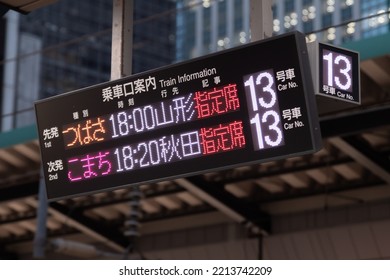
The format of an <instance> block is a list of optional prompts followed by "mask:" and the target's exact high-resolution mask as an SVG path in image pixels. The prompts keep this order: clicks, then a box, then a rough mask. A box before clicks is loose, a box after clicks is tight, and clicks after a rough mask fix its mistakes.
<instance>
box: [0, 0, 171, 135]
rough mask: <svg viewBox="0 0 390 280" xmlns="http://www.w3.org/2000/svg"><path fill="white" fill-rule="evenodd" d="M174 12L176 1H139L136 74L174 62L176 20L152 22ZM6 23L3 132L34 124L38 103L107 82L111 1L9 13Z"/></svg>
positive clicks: (74, 2) (71, 1) (67, 3)
mask: <svg viewBox="0 0 390 280" xmlns="http://www.w3.org/2000/svg"><path fill="white" fill-rule="evenodd" d="M174 8H175V4H174V3H173V2H172V1H155V0H154V1H135V3H134V23H135V24H134V50H133V72H134V73H137V72H141V71H145V70H148V69H152V68H156V67H159V66H162V65H166V64H169V63H171V62H172V60H174V53H175V52H174V50H175V44H174V37H175V36H174V33H175V27H176V26H175V17H174V16H169V15H168V16H165V17H159V18H158V19H155V18H153V17H152V16H153V15H155V14H159V13H161V12H164V11H169V10H172V9H174ZM150 17H152V18H150ZM152 19H153V20H152ZM3 20H4V25H3V26H5V28H6V30H5V32H4V33H2V32H0V34H4V36H5V39H4V41H3V40H2V42H5V44H4V45H3V46H2V47H4V52H2V55H4V58H5V61H4V62H5V63H3V64H2V65H1V66H2V67H1V68H2V69H4V75H2V79H3V80H4V81H5V82H4V83H3V86H2V89H1V92H2V94H1V95H0V96H2V102H1V103H0V104H2V107H1V108H2V110H1V115H2V116H3V118H2V122H1V124H2V125H1V127H2V130H3V131H7V130H10V129H12V128H16V127H22V126H25V125H30V124H32V123H33V121H34V112H33V109H32V105H33V103H34V101H35V100H37V99H40V98H46V97H50V96H53V95H57V94H60V93H64V92H68V91H72V90H75V89H79V88H83V87H86V86H90V85H94V84H97V83H101V82H104V81H107V80H108V79H109V77H110V70H111V30H112V1H111V0H98V1H95V0H86V1H77V0H67V1H58V2H57V3H56V4H53V5H50V6H48V7H46V8H44V9H38V10H37V11H34V12H33V13H30V14H28V15H20V14H18V13H16V12H9V13H8V14H6V15H5V18H4V19H3ZM2 61H3V59H2Z"/></svg>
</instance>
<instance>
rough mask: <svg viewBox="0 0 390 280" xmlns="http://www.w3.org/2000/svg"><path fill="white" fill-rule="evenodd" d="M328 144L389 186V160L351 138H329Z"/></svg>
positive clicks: (361, 142)
mask: <svg viewBox="0 0 390 280" xmlns="http://www.w3.org/2000/svg"><path fill="white" fill-rule="evenodd" d="M329 142H330V143H332V144H333V145H334V146H336V147H337V148H338V149H340V150H341V151H343V152H344V153H346V154H347V155H349V156H350V157H351V158H353V159H354V160H355V161H357V162H358V163H359V164H361V165H362V166H364V167H365V168H367V169H368V170H370V171H371V172H372V173H373V174H375V175H376V176H378V177H379V178H381V179H382V180H383V181H385V182H386V183H388V184H389V185H390V173H389V170H390V169H389V166H390V161H389V159H388V158H387V159H386V158H385V157H383V156H382V155H381V154H379V153H377V152H376V151H374V150H373V149H372V148H371V147H369V145H368V144H367V143H364V142H363V141H361V140H356V138H354V137H351V136H350V137H345V138H344V139H342V138H340V137H336V138H331V139H329Z"/></svg>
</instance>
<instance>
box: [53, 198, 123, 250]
mask: <svg viewBox="0 0 390 280" xmlns="http://www.w3.org/2000/svg"><path fill="white" fill-rule="evenodd" d="M48 211H49V213H50V214H51V215H53V216H55V217H57V219H59V220H60V221H62V222H63V223H65V224H68V225H69V226H71V227H74V228H76V229H77V230H79V231H81V232H83V233H84V234H85V235H87V236H90V237H92V238H93V239H95V240H96V241H98V242H100V243H102V244H104V245H105V246H108V247H110V248H111V249H113V250H114V251H116V252H118V253H124V252H125V250H126V249H125V248H126V247H127V245H128V242H129V241H128V239H127V238H126V237H124V236H123V235H122V234H121V233H120V232H118V231H116V230H115V229H113V228H108V227H105V226H103V225H102V224H101V223H98V222H95V221H93V220H92V219H89V218H88V217H86V216H84V215H83V214H82V213H80V212H78V211H72V210H71V209H69V208H67V207H66V206H64V205H62V204H59V203H56V202H53V203H50V208H49V210H48ZM114 240H115V241H114Z"/></svg>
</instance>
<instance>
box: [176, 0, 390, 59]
mask: <svg viewBox="0 0 390 280" xmlns="http://www.w3.org/2000/svg"><path fill="white" fill-rule="evenodd" d="M197 3H198V1H193V0H179V1H177V8H178V9H183V7H189V8H187V9H186V10H185V11H184V12H182V13H180V14H179V15H178V17H177V36H178V38H177V43H176V45H177V56H176V58H177V60H185V59H188V58H191V57H196V56H200V55H204V54H207V53H210V52H214V51H217V50H221V49H226V48H230V47H233V46H237V45H240V44H245V43H247V42H249V41H250V27H249V17H250V14H249V13H250V0H222V1H211V0H203V1H202V3H201V5H197ZM272 9H273V18H274V20H273V33H274V35H278V34H283V33H285V32H288V31H292V30H299V31H301V32H304V33H305V34H307V37H308V40H311V41H314V40H318V41H321V42H327V43H331V44H336V45H340V44H343V43H346V42H348V41H352V40H358V39H361V38H362V39H364V38H368V37H373V36H377V35H379V34H384V33H387V32H389V26H390V25H389V14H388V11H389V1H387V0H364V1H363V0H341V1H335V0H326V1H323V0H274V4H273V8H272ZM368 17H369V18H368ZM364 18H366V19H364ZM192 34H196V36H193V35H192Z"/></svg>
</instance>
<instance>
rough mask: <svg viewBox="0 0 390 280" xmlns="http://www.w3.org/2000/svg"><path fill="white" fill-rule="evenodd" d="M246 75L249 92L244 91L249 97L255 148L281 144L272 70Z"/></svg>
mask: <svg viewBox="0 0 390 280" xmlns="http://www.w3.org/2000/svg"><path fill="white" fill-rule="evenodd" d="M247 77H249V78H248V79H247V80H246V81H245V87H248V88H249V92H248V90H246V92H247V98H248V99H250V102H248V103H250V106H249V104H248V106H249V107H250V108H249V117H250V123H251V125H252V126H254V130H253V129H252V135H253V136H254V137H253V138H254V142H255V145H256V148H255V149H256V150H260V149H265V148H271V147H276V146H279V145H281V144H283V133H282V129H281V124H280V113H279V108H278V107H279V105H278V102H277V101H278V100H277V96H276V90H275V79H274V76H273V74H272V71H270V70H269V71H263V72H260V73H255V74H251V75H249V76H247ZM254 77H255V78H254ZM248 93H249V94H248ZM248 95H249V96H248Z"/></svg>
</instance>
